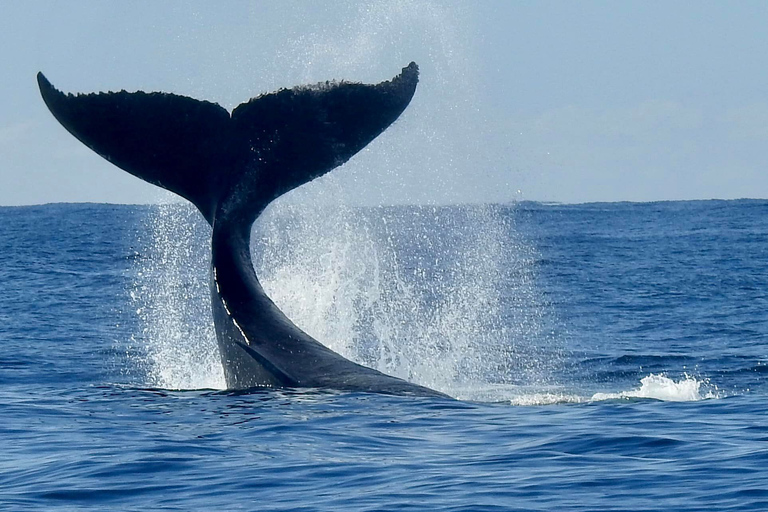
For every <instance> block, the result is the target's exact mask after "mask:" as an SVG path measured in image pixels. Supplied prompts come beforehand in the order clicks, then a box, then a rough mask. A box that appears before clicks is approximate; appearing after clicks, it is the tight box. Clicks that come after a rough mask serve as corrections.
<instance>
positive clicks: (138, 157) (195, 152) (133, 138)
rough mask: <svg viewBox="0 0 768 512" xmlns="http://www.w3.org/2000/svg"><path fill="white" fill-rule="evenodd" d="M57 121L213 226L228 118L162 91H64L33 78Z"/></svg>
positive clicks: (201, 103) (223, 182)
mask: <svg viewBox="0 0 768 512" xmlns="http://www.w3.org/2000/svg"><path fill="white" fill-rule="evenodd" d="M37 82H38V85H39V87H40V93H41V94H42V96H43V100H45V104H46V105H47V106H48V109H49V110H50V111H51V113H53V115H54V116H55V117H56V119H57V120H58V121H59V122H60V123H61V124H62V125H63V126H64V127H65V128H66V129H67V130H68V131H69V132H70V133H72V135H74V136H75V137H77V138H78V139H79V140H80V141H81V142H82V143H83V144H85V145H86V146H88V147H89V148H91V149H92V150H94V151H95V152H96V153H98V154H99V155H101V156H102V157H104V158H106V159H107V160H109V161H110V162H112V163H113V164H115V165H116V166H118V167H120V168H121V169H123V170H125V171H127V172H129V173H131V174H133V175H134V176H137V177H139V178H141V179H143V180H145V181H147V182H149V183H152V184H154V185H158V186H160V187H163V188H166V189H168V190H171V191H172V192H175V193H177V194H179V195H181V196H182V197H184V198H186V199H189V200H190V201H192V202H193V203H194V204H195V205H196V206H197V207H198V208H199V209H200V211H201V212H202V213H203V215H204V216H205V217H206V219H208V220H209V222H210V221H211V219H212V218H213V214H214V212H215V209H216V204H217V202H218V199H219V197H218V196H220V195H221V191H222V189H223V188H224V187H225V186H226V172H225V171H226V168H227V167H228V166H231V162H228V160H231V152H230V151H229V148H227V141H228V137H227V136H226V131H227V130H228V129H229V121H230V119H229V117H230V116H229V113H228V112H227V111H226V110H225V109H223V108H222V107H220V106H219V105H216V104H214V103H210V102H206V101H198V100H194V99H192V98H187V97H184V96H178V95H175V94H166V93H149V94H148V93H144V92H134V93H129V92H125V91H121V92H109V93H97V94H78V95H73V94H64V93H62V92H60V91H59V90H57V89H56V88H54V87H53V86H52V85H51V83H50V82H49V81H48V80H47V79H46V78H45V76H43V74H42V73H38V75H37Z"/></svg>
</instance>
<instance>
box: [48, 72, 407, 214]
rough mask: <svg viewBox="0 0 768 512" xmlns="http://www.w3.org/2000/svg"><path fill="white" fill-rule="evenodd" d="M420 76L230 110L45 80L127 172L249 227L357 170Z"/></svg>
mask: <svg viewBox="0 0 768 512" xmlns="http://www.w3.org/2000/svg"><path fill="white" fill-rule="evenodd" d="M418 74H419V72H418V67H417V66H416V64H415V63H413V62H412V63H411V64H409V65H408V66H407V67H405V68H403V70H402V72H401V73H400V74H399V75H398V76H396V77H395V78H393V79H392V80H389V81H385V82H381V83H379V84H377V85H364V84H358V83H350V82H326V83H322V84H318V85H316V86H310V87H296V88H293V89H281V90H279V91H277V92H274V93H270V94H264V95H262V96H259V97H257V98H254V99H251V100H250V101H247V102H245V103H242V104H241V105H239V106H238V107H237V108H235V109H234V110H233V111H232V113H231V115H230V113H229V112H227V110H225V109H224V108H222V107H221V106H219V105H217V104H215V103H211V102H207V101H199V100H195V99H192V98H188V97H185V96H179V95H176V94H168V93H145V92H141V91H139V92H132V93H131V92H126V91H120V92H108V93H95V94H78V95H73V94H65V93H63V92H61V91H59V90H57V89H56V88H55V87H53V85H51V83H50V82H49V81H48V80H47V79H46V78H45V76H44V75H43V74H42V73H38V75H37V81H38V85H39V87H40V93H41V94H42V96H43V99H44V100H45V103H46V105H47V106H48V108H49V110H50V111H51V112H52V113H53V115H54V116H55V117H56V119H57V120H58V121H59V122H60V123H61V124H62V125H63V126H64V127H65V128H66V129H67V130H69V132H71V133H72V134H73V135H74V136H75V137H77V138H78V139H79V140H80V141H81V142H83V143H84V144H85V145H86V146H88V147H89V148H91V149H93V150H94V151H95V152H96V153H98V154H99V155H101V156H102V157H104V158H106V159H107V160H109V161H110V162H111V163H113V164H115V165H116V166H118V167H120V168H121V169H123V170H125V171H127V172H129V173H131V174H133V175H134V176H137V177H139V178H141V179H143V180H145V181H148V182H149V183H152V184H154V185H158V186H160V187H163V188H166V189H168V190H170V191H172V192H175V193H177V194H179V195H180V196H182V197H184V198H186V199H188V200H189V201H191V202H192V203H194V204H195V205H196V206H197V208H198V209H199V210H200V212H202V214H203V216H204V217H205V218H206V220H207V221H208V222H209V223H210V224H211V225H213V223H214V221H215V219H216V217H217V216H218V215H221V214H223V213H226V214H227V216H228V217H229V218H231V219H234V218H237V219H238V220H239V221H242V224H249V221H251V222H252V221H253V220H254V219H255V218H256V217H257V216H258V214H259V213H261V211H262V210H263V209H264V208H265V207H266V206H267V204H269V202H271V201H272V200H273V199H275V198H277V197H278V196H280V195H282V194H284V193H286V192H288V191H289V190H291V189H293V188H296V187H298V186H299V185H302V184H303V183H306V182H308V181H311V180H313V179H315V178H317V177H319V176H322V175H323V174H325V173H327V172H329V171H330V170H332V169H333V168H335V167H337V166H339V165H341V164H342V163H344V162H346V161H347V160H349V159H350V158H351V157H352V156H353V155H355V154H356V153H357V152H358V151H360V150H361V149H362V148H364V147H365V146H366V145H367V144H368V143H369V142H371V141H372V140H373V139H374V138H376V136H378V135H379V134H380V133H381V132H383V131H384V130H385V129H386V128H387V127H388V126H389V125H390V124H392V123H393V122H394V121H395V120H396V119H397V118H398V116H399V115H400V114H401V113H402V112H403V110H404V109H405V108H406V107H407V106H408V103H409V102H410V100H411V98H412V97H413V94H414V92H415V90H416V84H417V82H418Z"/></svg>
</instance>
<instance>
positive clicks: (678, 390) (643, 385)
mask: <svg viewBox="0 0 768 512" xmlns="http://www.w3.org/2000/svg"><path fill="white" fill-rule="evenodd" d="M702 385H704V386H708V385H709V383H708V382H707V381H701V380H698V379H696V378H694V377H691V376H689V375H685V376H684V378H682V379H680V380H679V381H674V380H672V379H670V378H669V377H666V376H664V375H660V374H654V373H652V374H650V375H648V376H647V377H644V378H642V379H641V380H640V389H635V390H632V391H622V392H619V393H595V395H594V396H593V397H592V400H617V399H621V398H652V399H654V400H663V401H667V402H695V401H698V400H704V399H708V398H718V394H717V388H716V387H712V389H708V390H706V391H704V392H702Z"/></svg>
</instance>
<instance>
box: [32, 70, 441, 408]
mask: <svg viewBox="0 0 768 512" xmlns="http://www.w3.org/2000/svg"><path fill="white" fill-rule="evenodd" d="M418 77H419V71H418V67H417V66H416V64H414V63H411V64H409V65H408V66H407V67H405V68H403V71H402V73H400V74H399V75H398V76H396V77H395V78H393V79H392V80H390V81H387V82H382V83H380V84H378V85H363V84H356V83H348V82H338V83H337V82H326V83H324V84H318V85H316V86H312V87H297V88H293V89H283V90H280V91H277V92H274V93H271V94H265V95H263V96H259V97H258V98H255V99H252V100H250V101H248V102H246V103H243V104H241V105H240V106H238V107H237V108H235V110H234V111H233V112H232V114H231V115H230V114H229V113H228V112H227V111H226V110H224V109H223V108H222V107H220V106H219V105H216V104H214V103H209V102H206V101H198V100H194V99H191V98H187V97H184V96H178V95H175V94H166V93H144V92H134V93H128V92H125V91H121V92H109V93H98V94H80V95H72V94H64V93H62V92H60V91H58V90H56V89H55V88H54V87H53V86H52V85H51V83H50V82H49V81H48V80H47V79H46V78H45V77H44V76H43V75H42V73H39V74H38V75H37V80H38V84H39V85H40V92H41V93H42V95H43V99H44V100H45V103H46V104H47V105H48V108H49V109H50V110H51V112H53V115H54V116H56V119H58V120H59V122H61V124H62V125H64V127H65V128H66V129H67V130H69V131H70V132H71V133H72V134H73V135H74V136H75V137H77V138H78V139H80V140H81V141H82V142H83V143H84V144H85V145H86V146H88V147H89V148H91V149H93V150H94V151H96V152H97V153H98V154H100V155H101V156H103V157H104V158H106V159H107V160H109V161H110V162H112V163H113V164H115V165H117V166H118V167H120V168H122V169H124V170H126V171H128V172H129V173H131V174H133V175H135V176H138V177H139V178H142V179H143V180H145V181H148V182H150V183H153V184H155V185H159V186H161V187H163V188H166V189H168V190H171V191H173V192H176V193H177V194H179V195H181V196H183V197H185V198H187V199H189V200H190V201H192V202H193V203H194V204H195V205H196V206H197V207H198V209H199V210H200V211H201V212H202V214H203V216H204V217H205V218H206V220H207V221H208V223H209V224H211V226H212V227H213V233H212V244H211V245H212V254H211V267H212V272H211V286H210V290H211V300H212V312H213V320H214V324H215V326H216V337H217V339H218V342H219V351H220V353H221V360H222V365H223V367H224V375H225V377H226V379H227V386H228V387H229V388H235V389H244V388H251V387H330V388H335V389H343V390H357V391H371V392H378V393H395V394H417V395H425V396H445V395H442V394H441V393H438V392H436V391H433V390H431V389H427V388H424V387H421V386H418V385H415V384H411V383H408V382H406V381H404V380H401V379H398V378H395V377H391V376H389V375H385V374H383V373H381V372H378V371H376V370H373V369H371V368H367V367H364V366H361V365H358V364H356V363H353V362H351V361H348V360H347V359H345V358H343V357H342V356H340V355H339V354H337V353H335V352H333V351H332V350H330V349H328V348H327V347H325V346H324V345H323V344H321V343H319V342H318V341H316V340H315V339H313V338H312V337H311V336H309V335H308V334H307V333H305V332H304V331H302V330H301V329H299V328H298V327H297V326H296V325H294V324H293V322H291V320H290V319H288V318H287V317H286V316H285V315H284V314H283V313H282V312H281V311H280V310H279V309H278V308H277V306H276V305H275V304H274V303H273V302H272V300H271V299H270V298H269V297H267V295H266V293H264V290H263V289H262V287H261V284H260V283H259V280H258V277H257V276H256V273H255V272H254V270H253V265H252V262H251V254H250V228H251V224H252V223H253V221H254V220H255V218H256V217H257V216H258V215H259V214H260V213H261V212H262V211H263V210H264V208H266V206H267V205H268V204H269V203H270V202H271V201H272V200H274V199H275V198H277V197H278V196H280V195H282V194H284V193H286V192H288V191H289V190H291V189H293V188H295V187H298V186H299V185H301V184H303V183H306V182H308V181H310V180H313V179H315V178H317V177H319V176H322V175H323V174H325V173H327V172H328V171H330V170H331V169H333V168H334V167H337V166H338V165H341V164H342V163H344V162H346V161H347V160H349V159H350V158H351V157H352V156H353V155H354V154H355V153H357V152H358V151H360V150H361V149H363V148H364V147H365V146H366V145H367V144H368V143H369V142H371V141H372V140H373V139H374V138H375V137H376V136H377V135H379V134H380V133H381V132H383V131H384V130H385V129H386V128H387V127H388V126H389V125H390V124H392V123H393V122H394V121H395V119H397V118H398V116H399V115H400V114H401V113H402V112H403V110H404V109H405V107H406V106H408V103H409V102H410V101H411V98H412V97H413V94H414V92H415V90H416V84H417V82H418Z"/></svg>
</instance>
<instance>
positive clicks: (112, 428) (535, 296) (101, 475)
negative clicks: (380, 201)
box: [0, 200, 768, 511]
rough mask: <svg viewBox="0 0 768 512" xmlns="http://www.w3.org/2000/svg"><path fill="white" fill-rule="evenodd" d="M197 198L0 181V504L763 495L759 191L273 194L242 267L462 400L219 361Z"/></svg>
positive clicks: (313, 320) (363, 356)
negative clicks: (276, 384)
mask: <svg viewBox="0 0 768 512" xmlns="http://www.w3.org/2000/svg"><path fill="white" fill-rule="evenodd" d="M209 236H210V231H209V228H208V227H207V226H206V225H205V222H204V221H203V219H202V217H200V216H199V214H197V213H196V212H195V211H194V210H193V209H191V207H188V206H185V205H178V204H168V205H154V206H125V205H107V204H52V205H44V206H28V207H3V208H0V446H2V449H1V450H0V509H1V510H9V511H24V510H119V511H123V510H124V511H128V510H135V511H145V510H179V511H196V510H233V511H235V510H249V511H250V510H253V511H278V510H280V511H288V510H290V511H316V510H317V511H321V510H322V511H325V510H334V511H423V510H445V511H517V510H519V511H538V510H541V511H551V510H567V511H578V510H626V511H701V510H759V511H762V510H767V509H768V415H767V414H766V405H768V400H766V398H767V397H768V385H766V376H767V375H768V315H766V310H767V309H768V295H767V294H766V290H768V270H766V265H765V263H766V261H768V201H763V200H737V201H714V200H713V201H685V202H660V203H600V204H584V205H558V204H541V203H532V202H520V203H516V204H510V205H464V206H443V207H437V206H397V207H395V206H393V207H376V208H373V207H371V208H362V207H351V206H343V207H342V206H328V205H325V204H311V202H305V204H299V203H297V202H294V203H291V202H280V203H279V204H276V205H273V206H271V207H270V209H269V210H268V211H267V212H266V213H265V215H264V216H263V218H262V219H260V220H259V221H258V222H257V224H256V226H255V227H254V234H253V244H252V252H253V256H254V262H255V266H256V268H257V273H258V274H259V276H260V277H261V279H262V281H263V284H264V288H265V290H267V292H268V293H269V294H270V296H271V297H273V299H274V300H275V302H276V303H277V304H278V305H279V306H280V307H281V308H282V309H283V310H284V311H285V312H286V314H288V316H289V317H291V318H292V319H293V320H294V321H295V322H296V323H297V324H298V325H299V326H300V327H302V328H303V329H305V330H307V331H308V332H309V333H310V334H312V335H313V336H315V337H316V338H317V339H319V340H320V341H322V342H324V343H326V344H328V345H329V346H330V347H331V348H333V349H334V350H337V351H338V352H340V353H342V354H343V355H345V356H347V357H349V358H352V359H354V360H356V361H358V362H361V363H364V364H367V365H370V366H374V367H376V368H379V369H381V370H382V371H385V372H388V373H390V374H393V375H397V376H400V377H403V378H407V379H409V380H413V381H415V382H418V383H420V384H424V385H427V386H430V387H433V388H436V389H439V390H440V391H443V392H445V393H447V394H449V395H451V396H453V397H455V398H456V400H447V399H438V398H415V397H398V396H385V395H376V394H365V393H342V392H337V391H334V390H325V389H309V390H295V389H285V390H255V391H252V392H248V393H245V392H231V391H227V390H226V389H224V387H225V386H224V380H223V374H222V371H221V367H220V365H219V363H218V354H217V352H216V344H215V337H214V336H215V335H214V331H213V327H212V321H211V319H210V304H209V297H208V264H209V251H210V245H209V243H210V242H209Z"/></svg>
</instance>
